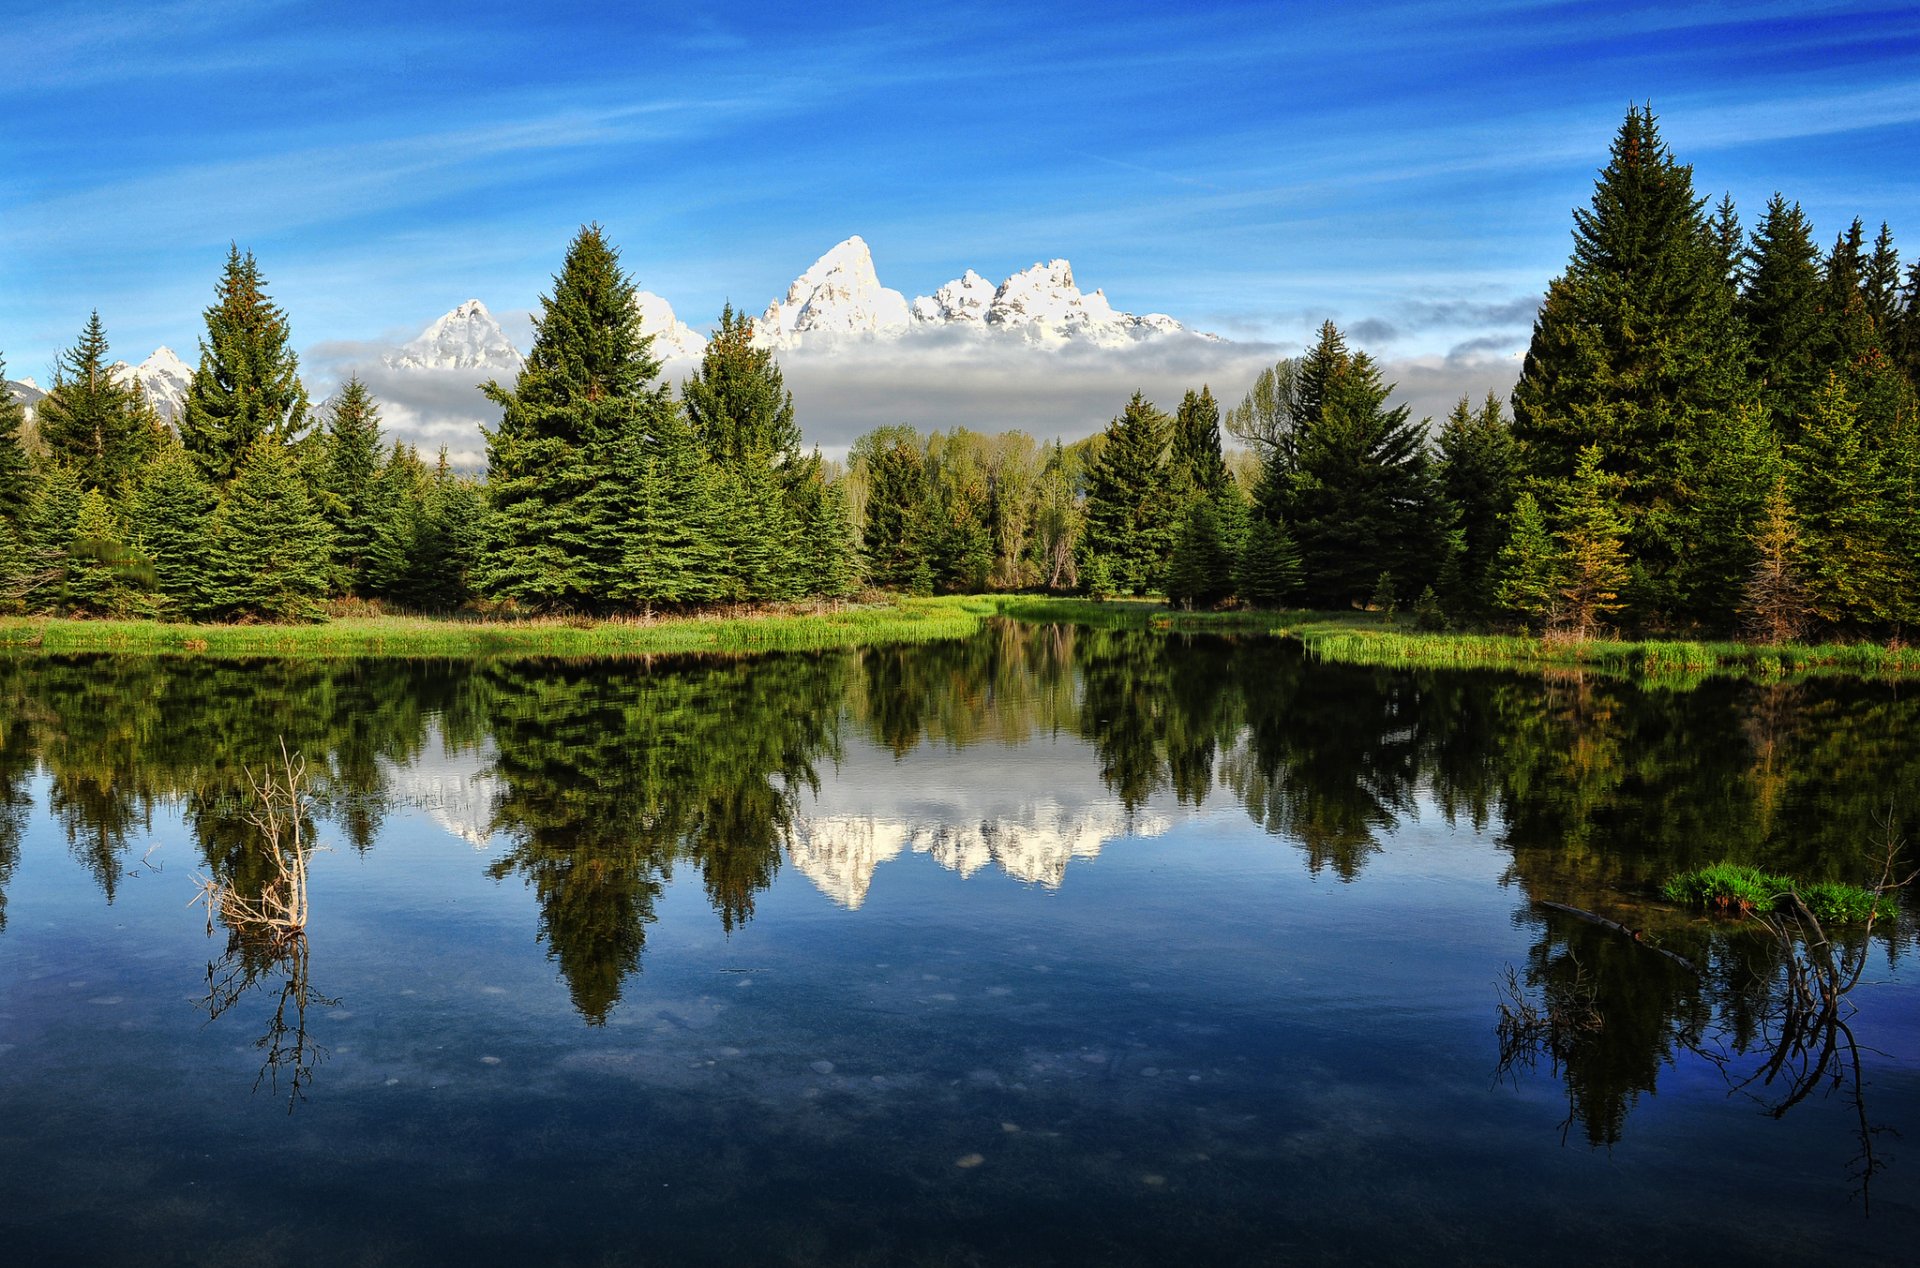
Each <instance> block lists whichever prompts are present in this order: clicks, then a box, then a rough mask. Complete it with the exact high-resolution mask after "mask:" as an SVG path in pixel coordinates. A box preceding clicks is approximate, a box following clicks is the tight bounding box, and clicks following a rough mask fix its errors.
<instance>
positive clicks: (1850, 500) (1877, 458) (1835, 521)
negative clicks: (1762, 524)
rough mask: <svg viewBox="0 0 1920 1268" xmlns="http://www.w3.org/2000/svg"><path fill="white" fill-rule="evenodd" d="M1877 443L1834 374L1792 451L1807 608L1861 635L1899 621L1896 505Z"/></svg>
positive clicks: (1790, 477)
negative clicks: (1893, 547) (1865, 630)
mask: <svg viewBox="0 0 1920 1268" xmlns="http://www.w3.org/2000/svg"><path fill="white" fill-rule="evenodd" d="M1875 439H1876V438H1875V437H1873V436H1871V435H1870V434H1869V432H1868V429H1867V428H1866V426H1864V425H1863V421H1862V419H1861V417H1860V410H1859V407H1858V406H1857V405H1856V404H1855V403H1854V401H1853V399H1852V397H1851V395H1850V394H1849V393H1848V391H1847V388H1846V384H1845V383H1844V382H1843V380H1842V379H1841V377H1840V375H1838V374H1831V375H1829V376H1828V378H1827V383H1826V386H1825V387H1824V388H1823V389H1822V390H1821V391H1820V393H1819V394H1818V395H1817V396H1816V398H1815V400H1814V410H1813V415H1812V416H1811V417H1810V418H1809V419H1808V420H1807V423H1806V426H1805V427H1804V428H1803V429H1802V431H1801V435H1800V439H1799V440H1798V441H1797V442H1796V443H1794V444H1792V445H1790V446H1788V448H1787V451H1786V462H1787V497H1788V501H1789V502H1790V503H1791V505H1792V506H1793V507H1794V509H1795V511H1796V512H1797V513H1798V519H1799V525H1800V535H1801V555H1800V558H1801V564H1802V568H1803V580H1804V581H1805V584H1806V588H1807V596H1808V600H1809V606H1810V607H1811V609H1812V611H1813V612H1814V614H1815V615H1817V616H1818V617H1819V618H1820V619H1821V620H1823V621H1827V622H1829V623H1831V624H1834V625H1841V626H1849V627H1852V628H1855V629H1863V628H1871V627H1873V626H1875V625H1878V624H1881V623H1883V622H1887V621H1890V620H1891V619H1892V618H1893V617H1894V614H1895V605H1894V589H1895V587H1894V584H1893V578H1894V575H1895V566H1896V561H1895V558H1894V555H1893V552H1892V551H1891V550H1890V546H1891V545H1892V544H1893V539H1894V538H1895V531H1894V524H1893V522H1892V517H1891V515H1890V512H1891V511H1892V510H1893V509H1894V506H1893V504H1892V503H1891V502H1890V499H1889V492H1890V489H1889V481H1888V478H1887V469H1886V463H1885V461H1884V455H1883V454H1882V452H1881V450H1880V448H1879V447H1878V446H1877V445H1876V444H1875V443H1874V442H1875Z"/></svg>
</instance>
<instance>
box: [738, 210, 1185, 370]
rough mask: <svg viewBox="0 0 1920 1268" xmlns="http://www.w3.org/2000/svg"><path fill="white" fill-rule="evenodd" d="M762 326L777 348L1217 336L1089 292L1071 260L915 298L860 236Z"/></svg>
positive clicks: (800, 284) (966, 278) (965, 280)
mask: <svg viewBox="0 0 1920 1268" xmlns="http://www.w3.org/2000/svg"><path fill="white" fill-rule="evenodd" d="M758 325H759V328H758V331H757V334H758V337H759V339H760V341H761V342H762V343H763V344H766V345H768V346H771V347H777V348H793V347H800V346H803V345H805V344H806V343H807V342H809V336H813V337H814V338H815V339H816V340H817V339H818V338H819V337H821V336H825V337H827V338H828V339H837V338H844V337H846V336H848V335H857V336H865V337H868V338H896V337H899V336H902V335H907V334H911V333H913V332H915V331H924V330H933V329H959V330H969V331H975V332H981V333H996V334H1012V335H1016V336H1018V337H1019V338H1021V339H1023V340H1025V341H1027V342H1029V343H1035V344H1040V345H1044V346H1056V345H1059V344H1063V343H1067V342H1081V343H1091V344H1095V345H1097V346H1099V347H1103V348H1120V347H1126V346H1127V345H1129V344H1132V343H1135V342H1138V341H1140V340H1142V339H1152V338H1161V337H1167V336H1176V335H1185V336H1189V337H1198V338H1205V339H1212V338H1213V337H1214V336H1212V335H1200V334H1198V333H1197V332H1194V331H1189V330H1188V329H1187V328H1186V327H1184V326H1182V325H1181V324H1180V323H1179V322H1177V321H1175V320H1174V319H1173V318H1171V317H1169V316H1167V315H1166V314H1165V313H1146V314H1144V315H1135V314H1133V313H1124V312H1120V311H1118V310H1116V309H1115V308H1114V307H1113V305H1112V304H1111V303H1109V302H1108V300H1107V296H1106V293H1105V292H1104V291H1099V290H1095V291H1093V292H1091V293H1086V292H1082V291H1081V290H1080V288H1079V286H1078V285H1077V284H1076V283H1075V281H1074V278H1073V265H1072V264H1070V263H1068V262H1067V261H1066V260H1049V261H1045V262H1043V263H1039V264H1035V265H1033V266H1032V267H1030V268H1026V269H1022V270H1021V271H1020V272H1018V273H1015V274H1014V275H1013V276H1012V277H1009V278H1008V279H1007V280H1006V281H1004V282H1002V283H1000V284H999V285H998V286H995V285H994V284H993V283H991V282H989V281H988V280H987V279H986V278H984V277H982V276H981V275H980V274H979V273H977V272H975V271H974V270H972V269H968V270H967V271H966V272H965V273H962V274H961V275H960V276H959V277H957V278H955V279H953V280H952V281H951V282H948V283H947V284H946V285H944V286H942V287H940V289H938V290H936V291H935V292H934V293H933V294H931V295H921V296H919V297H917V298H916V299H914V301H913V302H912V303H911V304H909V303H907V301H906V300H905V298H904V297H903V296H902V295H901V294H900V292H899V291H895V290H889V289H887V288H886V287H884V286H882V285H881V284H880V278H879V274H878V273H877V272H876V271H875V269H874V266H873V253H872V251H870V250H869V249H868V247H867V244H866V241H865V240H864V239H863V238H861V237H859V236H858V235H855V236H854V237H851V238H848V239H847V240H846V241H844V242H841V243H839V244H838V245H836V246H835V247H834V248H833V249H832V250H831V251H828V252H827V253H826V254H825V255H823V256H821V257H820V258H819V259H818V260H816V261H814V263H813V266H812V267H811V268H809V269H808V270H807V271H806V272H805V273H802V274H801V275H800V276H799V277H797V278H795V279H794V281H793V285H791V286H789V287H788V288H787V294H786V298H784V299H777V300H775V301H773V302H772V303H771V304H768V305H767V310H766V312H765V313H764V314H763V315H762V316H761V318H760V321H759V324H758Z"/></svg>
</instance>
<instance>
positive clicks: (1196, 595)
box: [1167, 497, 1235, 608]
mask: <svg viewBox="0 0 1920 1268" xmlns="http://www.w3.org/2000/svg"><path fill="white" fill-rule="evenodd" d="M1234 563H1235V558H1234V554H1233V552H1232V550H1231V549H1230V548H1229V547H1228V544H1227V540H1226V534H1225V531H1224V530H1223V528H1222V525H1221V523H1220V512H1219V507H1218V503H1217V502H1216V500H1215V499H1214V498H1212V497H1199V498H1194V499H1192V500H1191V501H1190V502H1189V504H1188V507H1187V513H1186V515H1185V517H1184V518H1183V519H1182V520H1181V523H1180V532H1179V535H1178V536H1177V537H1176V538H1175V539H1174V544H1173V556H1172V558H1171V559H1170V560H1168V563H1167V601H1168V602H1169V603H1172V604H1173V605H1174V606H1176V607H1184V608H1192V607H1196V606H1197V607H1201V608H1210V607H1213V606H1214V605H1215V604H1217V603H1219V602H1220V600H1222V599H1224V598H1226V597H1227V596H1228V595H1229V594H1232V593H1233V590H1234V582H1233V573H1234Z"/></svg>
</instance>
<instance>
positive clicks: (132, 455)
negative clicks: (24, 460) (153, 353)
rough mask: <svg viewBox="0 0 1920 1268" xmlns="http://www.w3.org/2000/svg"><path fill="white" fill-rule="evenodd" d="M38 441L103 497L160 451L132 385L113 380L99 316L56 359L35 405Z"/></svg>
mask: <svg viewBox="0 0 1920 1268" xmlns="http://www.w3.org/2000/svg"><path fill="white" fill-rule="evenodd" d="M38 419H39V427H40V439H41V441H42V443H44V444H45V445H46V447H47V452H48V455H49V456H50V457H51V458H52V459H53V461H55V462H57V463H60V464H62V465H64V466H66V467H69V468H71V469H72V471H73V473H74V476H75V478H76V479H78V480H79V482H80V486H81V487H82V488H86V489H103V490H107V491H109V492H111V491H114V490H117V489H119V488H120V487H121V486H123V485H125V484H128V483H130V482H131V481H132V480H133V479H134V478H135V477H136V476H137V475H138V474H139V472H140V468H141V466H142V465H143V464H144V463H145V462H146V460H147V459H148V458H149V457H151V456H152V455H153V453H154V452H155V450H157V449H158V448H159V447H160V443H161V440H162V436H163V429H162V427H161V424H160V420H159V418H158V417H156V416H155V415H154V412H153V410H152V409H151V408H150V407H149V406H148V405H147V403H146V399H145V396H144V394H143V393H142V392H141V391H140V388H139V387H138V385H136V384H134V383H131V382H121V381H120V380H119V379H117V378H115V377H114V374H113V370H112V368H111V363H110V362H109V361H108V360H107V334H106V330H105V328H104V327H103V326H102V325H101V324H100V314H99V313H98V312H95V313H94V314H92V315H91V316H90V317H88V318H87V325H86V328H85V329H84V330H83V331H81V333H80V339H79V342H77V343H76V344H74V346H73V347H71V348H68V349H67V350H66V351H64V352H62V353H61V354H60V360H59V362H58V363H57V365H56V366H55V368H54V372H53V387H52V388H51V390H49V391H48V393H47V395H46V396H45V397H44V398H43V399H42V400H41V401H40V405H39V410H38Z"/></svg>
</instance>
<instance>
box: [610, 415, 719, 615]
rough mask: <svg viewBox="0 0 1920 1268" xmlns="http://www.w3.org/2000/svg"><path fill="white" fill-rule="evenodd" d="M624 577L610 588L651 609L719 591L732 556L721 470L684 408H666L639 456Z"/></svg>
mask: <svg viewBox="0 0 1920 1268" xmlns="http://www.w3.org/2000/svg"><path fill="white" fill-rule="evenodd" d="M635 463H636V465H637V468H638V470H637V474H636V477H635V481H634V486H633V498H632V502H631V506H630V510H629V513H628V519H627V524H626V529H625V533H624V535H623V553H622V560H621V562H622V568H623V572H622V575H621V577H620V578H619V579H618V580H617V581H616V582H615V584H614V586H613V588H612V590H611V592H610V593H611V596H612V597H613V598H614V599H615V600H617V601H618V602H620V603H623V604H626V605H629V606H633V607H638V608H640V609H641V611H642V612H643V613H645V614H646V615H648V616H651V615H652V614H653V609H654V607H655V606H656V605H660V604H683V603H699V602H705V601H707V600H710V599H713V598H715V597H717V596H718V595H719V594H720V593H721V591H722V586H723V575H722V574H723V569H724V567H725V566H726V561H724V560H723V559H722V558H720V548H721V543H722V541H723V540H724V535H725V526H724V524H723V522H722V517H721V515H720V511H719V506H718V504H717V500H716V493H715V486H716V479H717V475H716V473H715V472H714V471H713V470H712V469H711V468H709V467H708V465H707V464H706V463H705V462H704V461H702V459H701V457H700V454H699V453H698V451H697V450H696V449H695V447H694V440H693V436H692V434H691V433H690V432H689V431H688V429H687V426H686V423H685V422H684V420H683V419H682V418H681V417H680V414H679V411H677V410H671V411H667V412H666V413H665V414H664V415H663V417H662V419H661V421H660V426H659V427H658V428H657V429H656V432H655V434H654V436H653V437H652V438H651V443H650V444H649V445H648V446H646V447H645V448H644V449H643V451H642V453H641V454H640V456H638V457H637V458H636V459H635Z"/></svg>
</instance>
